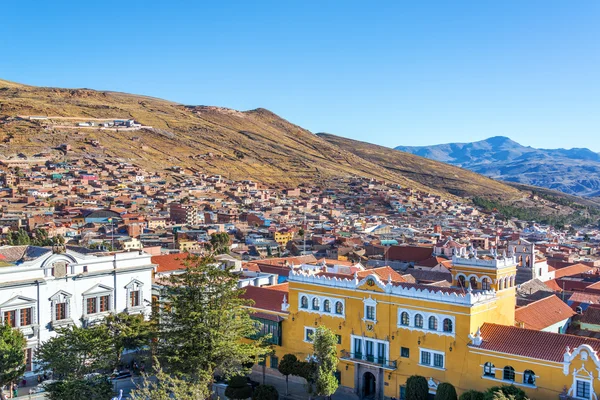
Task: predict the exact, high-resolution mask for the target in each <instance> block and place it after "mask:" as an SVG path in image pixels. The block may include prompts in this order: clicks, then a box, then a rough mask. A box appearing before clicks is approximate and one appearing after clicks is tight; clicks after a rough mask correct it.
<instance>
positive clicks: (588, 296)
mask: <svg viewBox="0 0 600 400" xmlns="http://www.w3.org/2000/svg"><path fill="white" fill-rule="evenodd" d="M569 302H574V303H584V304H600V295H599V294H594V293H585V292H574V293H573V294H572V295H571V297H569Z"/></svg>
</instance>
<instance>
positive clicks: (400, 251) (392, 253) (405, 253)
mask: <svg viewBox="0 0 600 400" xmlns="http://www.w3.org/2000/svg"><path fill="white" fill-rule="evenodd" d="M432 254H433V247H419V246H390V247H389V249H388V251H387V253H386V258H387V259H388V260H392V261H404V262H413V261H423V260H426V259H428V258H430V257H431V256H432Z"/></svg>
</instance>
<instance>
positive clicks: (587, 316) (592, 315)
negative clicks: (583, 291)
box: [579, 304, 600, 325]
mask: <svg viewBox="0 0 600 400" xmlns="http://www.w3.org/2000/svg"><path fill="white" fill-rule="evenodd" d="M579 322H583V323H584V324H593V325H600V305H598V304H592V305H590V306H589V307H588V308H586V310H585V311H584V312H583V315H582V316H581V317H580V318H579Z"/></svg>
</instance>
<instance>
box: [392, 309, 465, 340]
mask: <svg viewBox="0 0 600 400" xmlns="http://www.w3.org/2000/svg"><path fill="white" fill-rule="evenodd" d="M397 324H398V327H399V328H403V329H408V330H411V331H421V332H426V333H429V332H434V333H436V334H437V335H445V336H454V335H455V332H454V317H453V316H450V315H443V314H437V313H432V312H423V311H416V310H406V309H404V310H402V309H399V310H398V322H397Z"/></svg>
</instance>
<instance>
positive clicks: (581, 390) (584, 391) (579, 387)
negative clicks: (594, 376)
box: [575, 379, 592, 400]
mask: <svg viewBox="0 0 600 400" xmlns="http://www.w3.org/2000/svg"><path fill="white" fill-rule="evenodd" d="M591 396H592V384H591V382H590V381H587V380H581V379H576V380H575V397H576V398H577V399H586V400H587V399H591V398H592V397H591Z"/></svg>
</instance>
